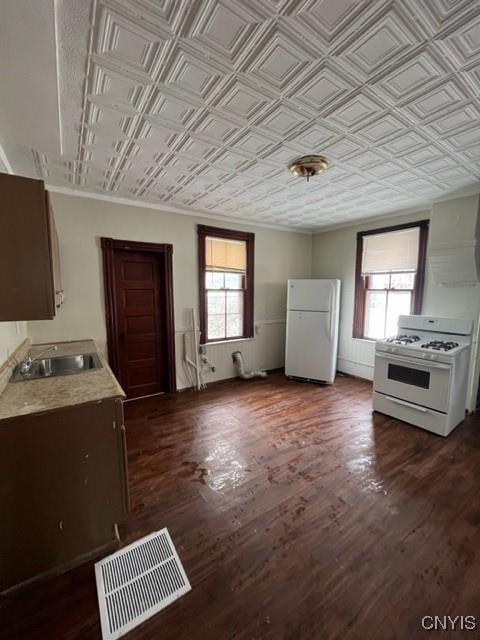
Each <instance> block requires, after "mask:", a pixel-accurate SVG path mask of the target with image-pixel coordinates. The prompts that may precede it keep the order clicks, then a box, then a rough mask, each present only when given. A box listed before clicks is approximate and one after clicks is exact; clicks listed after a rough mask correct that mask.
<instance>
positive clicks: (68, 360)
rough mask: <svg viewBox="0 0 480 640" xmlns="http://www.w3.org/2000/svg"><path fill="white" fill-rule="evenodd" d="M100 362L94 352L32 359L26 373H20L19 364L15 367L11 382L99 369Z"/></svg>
mask: <svg viewBox="0 0 480 640" xmlns="http://www.w3.org/2000/svg"><path fill="white" fill-rule="evenodd" d="M101 367H102V363H101V362H100V358H99V357H98V355H97V354H96V353H82V354H81V355H78V356H57V357H56V358H41V359H39V360H33V362H32V364H31V367H30V369H29V371H28V372H27V373H22V371H21V370H20V366H18V367H17V368H16V369H15V372H14V374H13V377H12V382H22V381H24V380H36V379H38V378H53V377H56V376H68V375H71V374H73V373H82V372H83V371H90V370H91V369H100V368H101Z"/></svg>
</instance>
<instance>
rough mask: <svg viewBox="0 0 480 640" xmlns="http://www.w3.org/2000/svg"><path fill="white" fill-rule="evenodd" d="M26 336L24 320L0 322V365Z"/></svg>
mask: <svg viewBox="0 0 480 640" xmlns="http://www.w3.org/2000/svg"><path fill="white" fill-rule="evenodd" d="M26 337H27V323H26V322H0V367H1V366H2V364H3V363H4V362H5V360H7V358H8V357H9V356H10V355H11V354H12V353H13V352H14V351H15V349H16V348H17V347H18V345H19V344H20V343H22V342H23V341H24V340H25V338H26Z"/></svg>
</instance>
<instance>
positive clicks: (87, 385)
mask: <svg viewBox="0 0 480 640" xmlns="http://www.w3.org/2000/svg"><path fill="white" fill-rule="evenodd" d="M50 344H52V345H53V344H56V345H57V347H58V349H57V351H56V352H53V351H51V352H49V353H46V354H45V357H50V356H52V357H56V356H65V355H78V354H82V353H98V356H99V358H100V361H101V363H102V368H101V369H92V370H90V371H83V372H82V373H75V374H72V375H67V376H58V377H52V378H44V379H37V380H26V381H24V382H9V383H8V384H7V385H6V387H5V390H4V391H3V393H2V394H1V395H0V420H5V419H7V418H13V417H15V416H21V415H29V414H32V413H41V412H43V411H53V410H55V409H60V408H62V407H71V406H74V405H77V404H85V403H87V402H96V401H98V400H105V399H107V398H124V397H125V393H124V391H123V389H122V387H121V386H120V385H119V383H118V382H117V379H116V378H115V376H114V375H113V373H112V371H111V369H110V367H109V366H108V363H107V362H106V360H105V358H104V357H103V355H102V354H101V353H100V352H99V351H98V349H97V347H96V345H95V342H94V341H93V340H78V341H76V342H57V343H55V342H52V343H48V344H46V345H45V344H42V345H34V346H32V347H31V348H30V351H29V355H30V356H31V357H32V358H33V357H34V356H35V355H36V354H38V353H40V352H42V351H44V350H45V349H47V348H48V346H49V345H50Z"/></svg>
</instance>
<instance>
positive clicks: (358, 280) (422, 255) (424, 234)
mask: <svg viewBox="0 0 480 640" xmlns="http://www.w3.org/2000/svg"><path fill="white" fill-rule="evenodd" d="M415 227H418V228H419V230H420V233H419V239H418V260H417V270H416V272H415V281H414V287H413V290H411V289H408V291H412V304H411V310H410V313H414V314H420V313H421V312H422V304H423V290H424V285H425V266H426V257H427V241H428V227H429V220H418V221H416V222H406V223H405V224H397V225H392V226H390V227H381V228H378V229H369V230H368V231H359V232H358V233H357V254H356V260H355V298H354V314H353V337H354V338H358V339H361V340H374V338H369V337H368V336H365V303H366V299H367V291H368V288H367V278H368V276H362V258H363V239H364V237H365V236H372V235H378V234H381V233H390V232H392V231H401V230H402V229H412V228H415Z"/></svg>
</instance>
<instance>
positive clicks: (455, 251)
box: [429, 195, 480, 287]
mask: <svg viewBox="0 0 480 640" xmlns="http://www.w3.org/2000/svg"><path fill="white" fill-rule="evenodd" d="M479 200H480V198H479V195H475V196H470V197H467V198H459V199H456V200H448V201H447V202H440V203H438V204H435V205H433V207H432V215H431V218H430V231H429V233H430V247H429V261H430V266H431V268H432V273H433V277H434V279H435V282H436V284H437V285H440V286H443V287H458V286H474V285H476V284H478V283H479V282H480V223H479Z"/></svg>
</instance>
